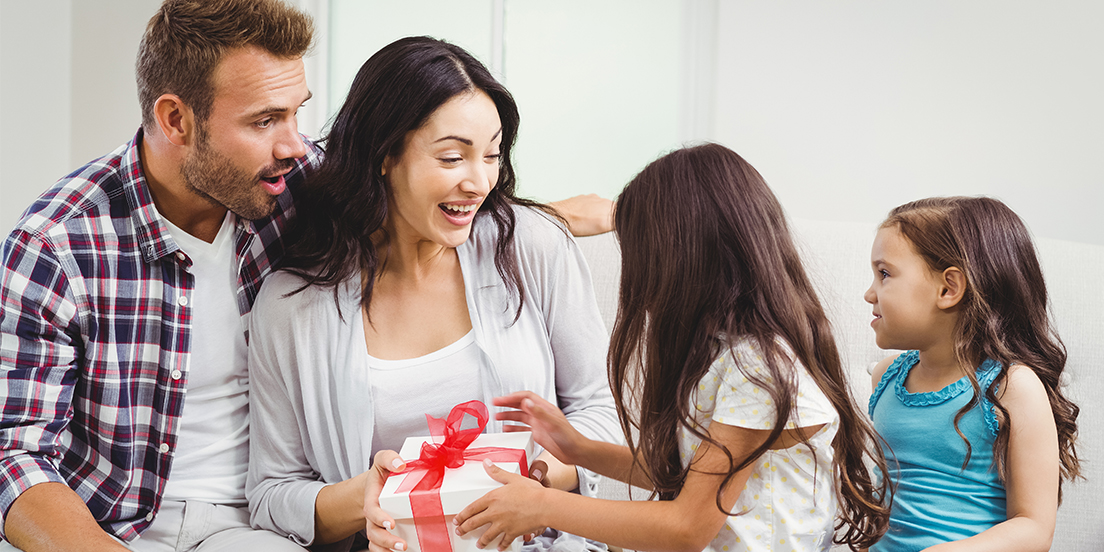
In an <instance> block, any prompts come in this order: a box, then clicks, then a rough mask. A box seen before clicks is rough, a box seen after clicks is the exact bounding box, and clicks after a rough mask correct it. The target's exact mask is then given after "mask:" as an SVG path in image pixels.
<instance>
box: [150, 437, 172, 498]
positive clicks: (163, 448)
mask: <svg viewBox="0 0 1104 552" xmlns="http://www.w3.org/2000/svg"><path fill="white" fill-rule="evenodd" d="M157 450H159V451H161V454H165V453H166V452H169V444H168V443H161V446H160V447H158V448H157ZM150 515H153V514H150Z"/></svg>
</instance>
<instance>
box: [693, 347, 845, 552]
mask: <svg viewBox="0 0 1104 552" xmlns="http://www.w3.org/2000/svg"><path fill="white" fill-rule="evenodd" d="M783 349H784V350H785V351H786V352H787V354H790V352H789V349H788V348H787V347H786V346H785V345H783ZM791 361H792V359H784V362H783V363H782V367H783V369H785V368H786V367H788V366H789V365H790V362H791ZM792 362H793V366H794V368H795V369H796V370H795V371H796V384H797V385H796V389H797V397H796V400H795V401H794V408H793V411H792V412H791V414H790V417H789V419H788V421H787V422H786V429H793V428H797V427H809V426H816V425H820V424H825V426H824V427H823V428H821V429H820V430H819V431H817V432H816V433H815V434H813V435H812V436H811V437H810V439H809V444H810V445H811V446H812V449H811V450H810V448H809V447H807V446H805V445H802V444H798V445H796V446H793V447H791V448H788V449H782V450H769V451H767V452H766V453H765V454H763V456H761V457H760V458H759V459H758V460H756V464H755V468H754V471H753V472H752V474H751V477H749V478H748V481H747V484H746V485H745V486H744V489H743V490H742V491H741V492H740V497H739V498H738V499H737V500H736V505H735V507H734V509H733V510H732V511H733V512H734V513H735V514H737V515H732V516H729V517H728V520H727V521H726V522H725V525H724V527H723V528H721V532H720V533H718V534H717V536H716V537H715V538H714V539H713V541H712V542H711V543H710V544H709V546H708V547H706V550H707V551H709V550H711V551H714V552H744V551H755V552H759V551H767V550H771V551H776V552H789V551H806V550H829V549H830V548H831V547H832V531H833V527H832V526H833V523H834V521H835V515H836V496H835V493H834V485H833V481H832V458H833V450H832V439H833V438H834V437H835V435H836V431H837V430H838V429H839V415H838V414H837V413H836V410H835V408H833V407H832V404H831V403H830V402H829V401H828V398H827V397H826V396H825V395H824V393H823V392H821V390H820V388H819V387H817V385H816V382H814V381H813V379H812V377H811V376H810V375H809V373H808V371H807V370H806V369H805V367H804V366H802V365H801V364H800V363H797V362H796V361H792ZM769 374H770V371H769V370H768V369H767V367H766V363H765V361H764V360H763V356H762V353H761V351H760V349H759V347H758V346H757V345H755V344H754V342H753V341H750V340H748V339H741V340H739V341H737V342H736V343H735V344H733V345H732V347H731V349H730V350H728V351H725V353H724V354H722V355H721V356H720V357H718V358H717V360H715V361H714V362H713V365H712V366H711V367H710V369H709V372H708V373H706V375H705V377H703V378H702V380H701V384H700V385H699V386H698V390H697V393H696V395H695V396H694V397H693V402H694V412H695V413H696V416H697V418H696V422H697V424H698V425H699V426H700V427H702V428H708V427H709V425H710V424H711V423H712V422H714V421H716V422H719V423H722V424H727V425H730V426H735V427H743V428H748V429H768V430H769V429H772V428H773V427H774V422H775V408H774V405H773V404H772V401H771V398H770V394H769V393H768V392H767V391H766V390H765V389H764V388H762V387H759V386H758V385H756V384H755V383H753V381H752V378H748V376H749V375H751V376H753V377H759V378H762V379H764V380H767V381H769V379H770V378H769ZM679 438H680V439H679V449H680V454H681V457H682V463H683V465H686V464H687V463H689V462H690V460H691V459H693V457H694V453H695V452H696V451H697V449H698V445H699V444H700V442H701V440H700V439H698V438H697V437H695V436H694V435H693V434H691V433H690V432H689V431H687V430H686V429H685V428H684V429H681V430H680V434H679ZM814 451H815V454H813V452H814Z"/></svg>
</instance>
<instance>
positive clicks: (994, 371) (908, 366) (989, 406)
mask: <svg viewBox="0 0 1104 552" xmlns="http://www.w3.org/2000/svg"><path fill="white" fill-rule="evenodd" d="M919 362H920V352H919V351H915V350H914V351H905V352H904V353H901V354H900V355H899V356H898V357H897V358H896V359H895V360H894V361H893V363H892V364H890V366H889V368H888V369H886V374H885V375H884V376H883V377H882V379H881V381H879V382H878V387H877V388H876V389H875V390H874V393H872V394H871V410H873V406H874V401H875V400H876V397H879V396H881V394H882V392H884V391H885V387H886V386H887V385H888V384H889V383H890V382H891V381H892V382H893V392H894V394H895V395H897V398H898V399H900V400H901V402H902V403H903V404H905V405H906V406H931V405H935V404H941V403H945V402H947V401H949V400H951V399H953V398H955V397H957V396H959V395H961V394H962V393H963V392H966V391H968V390H970V389H972V386H971V385H970V378H969V377H967V376H962V377H961V378H959V379H958V380H957V381H955V382H954V383H951V384H948V385H947V386H946V387H944V388H942V389H940V390H938V391H926V392H922V393H913V392H910V391H909V390H908V389H906V388H905V380H907V379H908V375H909V372H911V371H912V369H913V367H915V366H916V364H917V363H919ZM998 374H1000V364H999V363H998V362H997V361H995V360H993V359H985V361H984V362H982V363H981V366H978V368H977V372H976V377H977V380H978V385H979V386H980V387H981V391H982V393H981V397H980V399H981V408H982V413H983V414H984V416H983V417H984V418H985V425H986V426H987V427H988V428H989V431H991V432H992V433H993V435H996V434H997V430H998V429H999V426H1000V424H999V423H998V422H997V417H996V415H995V414H994V412H993V410H994V409H993V403H992V402H990V401H989V399H987V398H985V390H986V389H988V388H989V386H990V385H992V383H993V380H995V379H996V377H997V375H998Z"/></svg>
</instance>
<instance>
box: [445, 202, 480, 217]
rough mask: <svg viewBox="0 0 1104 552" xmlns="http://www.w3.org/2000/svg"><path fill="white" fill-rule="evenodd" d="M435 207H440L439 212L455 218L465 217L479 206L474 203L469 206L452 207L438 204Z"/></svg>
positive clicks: (451, 205)
mask: <svg viewBox="0 0 1104 552" xmlns="http://www.w3.org/2000/svg"><path fill="white" fill-rule="evenodd" d="M437 206H438V207H440V208H441V210H442V211H444V212H445V213H446V214H449V215H452V216H456V217H463V216H466V215H468V214H469V213H471V212H472V211H475V210H476V209H478V208H479V205H477V204H475V203H473V204H471V205H453V204H451V203H438V204H437Z"/></svg>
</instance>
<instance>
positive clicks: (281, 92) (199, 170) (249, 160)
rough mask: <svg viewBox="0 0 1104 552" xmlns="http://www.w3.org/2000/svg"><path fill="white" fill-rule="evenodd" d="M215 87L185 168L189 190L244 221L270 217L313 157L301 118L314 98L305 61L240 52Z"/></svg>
mask: <svg viewBox="0 0 1104 552" xmlns="http://www.w3.org/2000/svg"><path fill="white" fill-rule="evenodd" d="M212 81H213V84H214V92H215V93H214V101H213V102H212V105H211V111H210V116H209V117H208V119H207V120H206V121H203V122H199V121H197V122H196V134H195V137H196V138H195V146H194V147H193V148H192V150H191V151H190V152H189V153H188V155H187V157H186V158H185V160H184V163H183V165H182V167H181V173H182V176H183V178H184V184H185V186H187V187H188V189H189V190H190V191H192V192H193V193H195V194H196V195H198V196H200V197H202V198H204V199H206V200H207V201H209V202H211V203H212V204H217V205H222V206H224V207H226V208H227V209H229V210H231V211H233V212H235V213H237V214H238V216H241V217H243V218H247V219H259V218H263V217H265V216H267V215H268V214H270V213H271V212H272V209H273V207H274V206H275V205H276V196H278V195H280V194H281V193H282V192H283V191H284V187H285V186H284V178H283V177H284V175H285V174H287V173H288V171H290V170H291V169H292V167H294V165H295V163H294V160H295V159H296V158H298V157H302V156H304V155H306V153H307V149H306V146H305V145H304V144H303V140H302V138H300V136H299V128H298V125H297V123H296V119H295V114H296V112H297V111H298V109H299V106H300V105H302V104H303V102H305V101H307V99H308V98H309V97H310V91H309V90H307V81H306V76H305V74H304V72H303V60H302V59H301V58H293V59H286V58H279V57H276V56H274V55H272V54H271V53H269V52H267V51H264V50H262V49H260V48H256V47H252V46H250V47H245V48H239V49H236V50H231V51H229V52H227V53H226V54H225V55H224V56H223V58H222V61H221V62H220V63H219V65H218V67H216V68H215V73H214V76H213V79H212Z"/></svg>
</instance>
